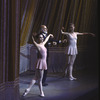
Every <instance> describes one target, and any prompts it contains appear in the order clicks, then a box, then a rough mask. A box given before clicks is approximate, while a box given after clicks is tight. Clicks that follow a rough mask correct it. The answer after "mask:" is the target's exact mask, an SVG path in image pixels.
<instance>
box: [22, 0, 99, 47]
mask: <svg viewBox="0 0 100 100" xmlns="http://www.w3.org/2000/svg"><path fill="white" fill-rule="evenodd" d="M97 21H98V20H97V0H21V32H20V46H23V45H25V44H26V43H27V42H28V43H32V39H31V35H32V33H33V32H37V33H38V32H39V29H40V25H41V24H44V25H46V26H47V27H48V32H49V33H52V34H53V35H54V37H55V39H61V40H63V39H64V38H65V37H64V36H63V35H61V32H60V29H61V27H62V26H64V27H65V31H68V23H69V22H72V23H74V24H75V31H79V32H92V33H95V34H97ZM82 40H83V41H82ZM84 40H85V41H86V42H87V37H86V36H85V37H83V39H81V44H82V43H83V42H84ZM79 41H80V38H79Z"/></svg>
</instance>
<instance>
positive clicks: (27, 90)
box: [23, 89, 30, 97]
mask: <svg viewBox="0 0 100 100" xmlns="http://www.w3.org/2000/svg"><path fill="white" fill-rule="evenodd" d="M29 91H30V90H29V89H26V90H25V92H24V93H23V96H24V97H25V96H26V95H27V94H28V93H29Z"/></svg>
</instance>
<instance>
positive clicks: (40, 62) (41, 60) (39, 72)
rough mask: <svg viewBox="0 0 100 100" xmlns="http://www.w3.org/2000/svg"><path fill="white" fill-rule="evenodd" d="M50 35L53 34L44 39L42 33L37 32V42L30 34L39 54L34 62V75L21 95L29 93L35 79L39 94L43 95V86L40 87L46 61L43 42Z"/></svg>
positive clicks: (45, 50)
mask: <svg viewBox="0 0 100 100" xmlns="http://www.w3.org/2000/svg"><path fill="white" fill-rule="evenodd" d="M50 37H53V35H52V34H49V35H48V36H47V38H46V39H45V40H44V38H43V35H41V34H39V35H38V40H39V43H37V42H35V40H34V37H33V36H32V40H33V43H34V45H35V46H36V48H37V50H38V52H39V56H38V59H37V62H36V67H35V69H36V70H35V77H34V78H33V80H32V82H31V84H30V85H29V87H28V88H27V89H26V90H25V92H24V93H23V96H26V95H27V94H28V93H29V91H30V90H31V88H32V86H33V85H34V84H35V83H36V81H37V80H38V84H39V89H40V96H41V97H44V96H45V95H44V92H43V88H42V78H43V73H44V70H47V63H46V58H47V49H46V47H45V44H46V43H47V41H48V40H49V38H50Z"/></svg>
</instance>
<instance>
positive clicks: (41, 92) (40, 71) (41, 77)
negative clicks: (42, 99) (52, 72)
mask: <svg viewBox="0 0 100 100" xmlns="http://www.w3.org/2000/svg"><path fill="white" fill-rule="evenodd" d="M43 73H44V70H42V69H41V70H39V74H40V77H39V79H38V82H39V89H40V96H44V92H43V87H42V79H43Z"/></svg>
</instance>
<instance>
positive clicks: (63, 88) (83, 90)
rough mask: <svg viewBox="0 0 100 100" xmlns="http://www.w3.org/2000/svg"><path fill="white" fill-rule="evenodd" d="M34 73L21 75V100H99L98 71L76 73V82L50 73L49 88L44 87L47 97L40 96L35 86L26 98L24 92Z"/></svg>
mask: <svg viewBox="0 0 100 100" xmlns="http://www.w3.org/2000/svg"><path fill="white" fill-rule="evenodd" d="M33 76H34V72H32V71H31V72H30V71H27V72H25V73H23V74H21V75H20V83H19V86H20V100H99V97H98V85H99V83H98V82H99V80H98V79H99V78H98V71H91V70H86V69H85V70H82V71H77V72H74V76H75V77H77V80H76V81H70V80H68V78H63V77H62V76H61V73H49V74H48V77H47V83H48V86H45V87H43V90H44V93H45V97H44V98H42V97H40V96H39V94H40V92H39V88H38V85H36V84H35V85H34V86H33V87H32V89H31V91H30V92H29V94H27V95H26V96H25V97H22V94H23V92H24V90H25V89H26V88H27V87H28V86H29V84H30V82H31V80H32V78H33Z"/></svg>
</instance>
